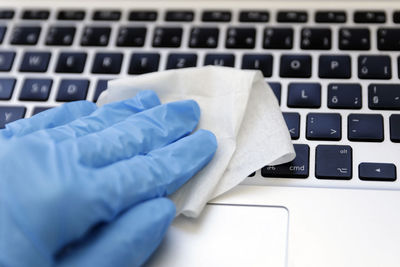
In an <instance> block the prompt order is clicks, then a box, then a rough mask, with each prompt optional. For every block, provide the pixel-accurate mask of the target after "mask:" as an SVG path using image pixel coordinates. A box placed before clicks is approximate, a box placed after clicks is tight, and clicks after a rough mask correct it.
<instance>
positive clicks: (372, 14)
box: [354, 11, 386, 23]
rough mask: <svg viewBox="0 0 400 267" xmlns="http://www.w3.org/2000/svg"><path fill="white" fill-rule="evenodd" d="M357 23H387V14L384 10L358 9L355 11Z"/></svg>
mask: <svg viewBox="0 0 400 267" xmlns="http://www.w3.org/2000/svg"><path fill="white" fill-rule="evenodd" d="M354 22H355V23H385V22H386V14H385V12H383V11H356V12H354Z"/></svg>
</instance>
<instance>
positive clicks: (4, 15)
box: [0, 9, 15, 19]
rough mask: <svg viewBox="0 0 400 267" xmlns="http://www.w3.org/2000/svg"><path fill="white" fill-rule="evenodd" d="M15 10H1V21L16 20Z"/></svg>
mask: <svg viewBox="0 0 400 267" xmlns="http://www.w3.org/2000/svg"><path fill="white" fill-rule="evenodd" d="M14 14H15V12H14V10H12V9H1V10H0V19H12V18H14Z"/></svg>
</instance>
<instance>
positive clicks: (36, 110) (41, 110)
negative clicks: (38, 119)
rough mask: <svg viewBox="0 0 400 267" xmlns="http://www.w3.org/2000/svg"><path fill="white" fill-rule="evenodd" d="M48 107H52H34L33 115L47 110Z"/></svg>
mask: <svg viewBox="0 0 400 267" xmlns="http://www.w3.org/2000/svg"><path fill="white" fill-rule="evenodd" d="M48 109H51V107H34V108H33V111H32V116H34V115H36V114H38V113H40V112H43V111H46V110H48Z"/></svg>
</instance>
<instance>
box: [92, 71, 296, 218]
mask: <svg viewBox="0 0 400 267" xmlns="http://www.w3.org/2000/svg"><path fill="white" fill-rule="evenodd" d="M140 90H153V91H155V92H156V93H157V94H158V95H159V97H160V99H161V101H162V102H163V103H166V102H171V101H176V100H184V99H194V100H195V101H197V102H198V104H199V105H200V108H201V118H200V124H199V126H198V128H202V129H207V130H210V131H212V132H213V133H214V134H215V135H216V137H217V141H218V149H217V152H216V154H215V156H214V159H213V160H212V161H211V162H210V164H209V165H207V166H206V167H205V168H204V169H203V170H202V171H201V172H199V173H198V174H197V175H196V176H195V177H193V178H192V179H191V180H189V182H187V183H186V184H185V185H184V186H183V187H182V188H181V189H179V190H178V191H177V192H175V193H174V194H172V195H171V196H170V198H171V199H172V200H173V201H174V202H175V204H176V207H177V215H179V214H181V213H182V214H184V215H186V216H189V217H197V216H198V215H199V214H200V212H201V211H202V209H203V208H204V206H205V205H206V203H207V201H209V200H211V199H213V198H215V197H217V196H219V195H221V194H223V193H224V192H226V191H228V190H230V189H232V188H233V187H235V186H236V185H238V184H239V183H240V182H242V181H243V180H244V179H245V178H246V177H247V176H248V175H249V174H250V173H252V172H253V171H255V170H258V169H260V168H262V167H264V166H265V165H275V164H282V163H286V162H289V161H291V160H293V159H294V158H295V152H294V149H293V145H292V143H291V139H290V135H289V132H288V129H287V126H286V123H285V121H284V119H283V116H282V113H281V111H280V108H279V105H278V101H277V100H276V98H275V96H274V94H273V92H272V90H271V88H270V87H269V86H268V84H267V83H266V82H265V81H264V77H263V76H262V74H261V73H260V72H258V71H250V70H237V69H233V68H226V67H215V66H207V67H202V68H188V69H181V70H169V71H164V72H157V73H150V74H145V75H141V76H136V77H133V78H125V79H118V80H113V81H110V82H109V84H108V89H107V90H106V91H104V92H103V93H102V94H101V96H100V98H99V100H98V102H97V103H98V105H99V106H102V105H104V104H106V103H110V102H114V101H120V100H123V99H126V98H130V97H133V96H134V95H136V93H137V92H138V91H140Z"/></svg>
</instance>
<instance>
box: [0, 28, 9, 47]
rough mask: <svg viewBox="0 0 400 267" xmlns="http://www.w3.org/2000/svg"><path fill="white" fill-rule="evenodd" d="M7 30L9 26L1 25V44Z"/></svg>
mask: <svg viewBox="0 0 400 267" xmlns="http://www.w3.org/2000/svg"><path fill="white" fill-rule="evenodd" d="M6 31H7V28H6V27H5V26H0V44H1V43H2V42H3V39H4V35H5V34H6Z"/></svg>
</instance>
